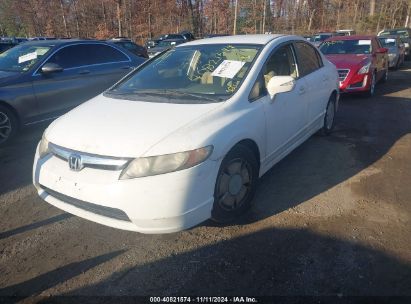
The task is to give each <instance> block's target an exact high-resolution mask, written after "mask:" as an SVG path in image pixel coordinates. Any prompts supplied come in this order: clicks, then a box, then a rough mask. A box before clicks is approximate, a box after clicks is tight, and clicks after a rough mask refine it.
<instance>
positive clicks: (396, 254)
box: [0, 63, 411, 303]
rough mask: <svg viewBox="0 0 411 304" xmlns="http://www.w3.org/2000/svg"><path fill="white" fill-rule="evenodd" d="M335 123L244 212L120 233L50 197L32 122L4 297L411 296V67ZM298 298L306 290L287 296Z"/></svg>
mask: <svg viewBox="0 0 411 304" xmlns="http://www.w3.org/2000/svg"><path fill="white" fill-rule="evenodd" d="M336 119H337V125H336V129H335V131H334V132H333V134H332V135H331V136H329V137H320V136H313V137H312V138H311V139H309V140H308V141H307V142H306V143H304V144H303V145H302V146H300V147H299V148H298V149H296V150H295V151H294V152H293V153H292V154H290V155H289V156H288V157H287V158H285V159H284V160H283V161H281V162H280V163H279V164H277V165H276V166H275V167H274V168H273V169H272V170H270V171H269V172H268V173H267V174H266V175H265V176H264V177H263V178H262V179H261V181H260V185H259V189H258V191H257V195H256V197H255V199H254V203H255V204H254V207H253V209H252V210H251V212H250V213H249V214H248V215H247V216H246V217H245V218H243V219H241V220H239V221H238V222H237V223H235V224H232V225H229V226H225V227H222V226H218V225H215V224H213V223H212V222H205V223H203V224H201V225H199V226H197V227H195V228H193V229H190V230H188V231H183V232H179V233H174V234H168V235H143V234H139V233H133V232H126V231H121V230H115V229H112V228H109V227H105V226H102V225H99V224H95V223H92V222H89V221H86V220H83V219H81V218H78V217H75V216H71V215H70V214H67V213H63V212H62V211H60V210H58V209H56V208H55V207H53V206H51V205H49V204H47V203H45V202H43V201H42V200H41V199H40V198H38V197H37V195H36V193H35V191H34V188H33V187H32V186H31V168H32V161H33V156H34V149H35V146H36V144H37V142H38V140H39V139H40V137H41V134H42V131H43V129H44V126H42V127H39V128H36V129H34V130H25V131H24V132H23V133H22V134H21V135H20V136H19V137H18V138H16V139H15V140H14V142H13V143H12V144H11V145H10V146H9V147H7V148H3V149H0V214H1V221H0V274H1V275H0V303H1V302H2V301H6V302H7V301H15V300H17V298H7V296H19V297H20V299H21V300H22V301H23V302H36V301H39V300H44V299H48V300H53V299H57V300H58V299H62V298H59V297H57V298H55V297H56V296H61V295H65V296H79V295H80V296H93V297H94V296H136V295H151V296H163V295H164V296H172V295H178V296H187V295H204V296H211V295H214V296H215V295H225V296H230V295H231V296H238V295H250V296H260V295H281V296H334V297H335V298H331V299H344V298H345V296H390V297H392V296H406V298H401V297H399V298H374V300H375V299H377V300H375V301H374V300H373V302H372V303H381V302H383V301H385V300H387V299H391V300H393V299H394V300H395V299H396V300H398V301H399V302H398V303H400V302H401V303H403V301H405V302H406V301H407V300H408V303H410V302H411V241H410V240H411V186H410V185H411V153H410V152H411V64H409V63H408V65H407V67H405V68H403V69H402V70H400V71H392V72H391V73H390V79H389V80H388V82H387V83H386V84H381V85H380V86H379V87H378V89H377V96H376V97H374V98H364V97H359V96H343V98H342V101H341V105H340V111H339V112H338V115H337V118H336ZM93 297H90V298H82V299H83V300H84V299H88V300H91V299H94V298H93ZM74 299H76V298H74ZM104 299H106V301H107V302H110V301H111V300H109V299H110V298H99V301H104ZM119 299H122V298H117V301H118V300H119ZM296 299H304V298H293V297H286V298H282V300H284V301H285V300H289V301H293V300H296ZM318 299H323V298H318ZM351 299H352V298H351ZM357 299H360V301H362V300H364V299H365V298H357ZM80 302H81V301H80ZM305 302H306V301H305ZM405 302H404V303H405ZM293 303H294V302H293ZM316 303H319V302H316ZM321 303H323V302H321Z"/></svg>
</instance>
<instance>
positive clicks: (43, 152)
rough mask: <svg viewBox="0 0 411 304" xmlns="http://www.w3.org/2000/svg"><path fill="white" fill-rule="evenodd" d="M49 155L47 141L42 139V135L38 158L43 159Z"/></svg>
mask: <svg viewBox="0 0 411 304" xmlns="http://www.w3.org/2000/svg"><path fill="white" fill-rule="evenodd" d="M49 153H50V149H49V142H48V141H47V139H46V138H45V137H44V134H43V137H42V138H41V141H40V146H39V157H40V158H43V157H44V156H46V155H47V154H49Z"/></svg>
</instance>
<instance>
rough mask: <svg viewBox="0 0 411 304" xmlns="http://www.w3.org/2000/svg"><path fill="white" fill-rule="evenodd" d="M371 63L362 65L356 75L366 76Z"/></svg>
mask: <svg viewBox="0 0 411 304" xmlns="http://www.w3.org/2000/svg"><path fill="white" fill-rule="evenodd" d="M370 66H371V62H368V63H367V64H366V65H364V66H363V67H362V68H361V69H360V70H359V71H358V74H367V73H368V72H369V70H370Z"/></svg>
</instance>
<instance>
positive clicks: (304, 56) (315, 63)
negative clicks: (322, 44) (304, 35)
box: [295, 42, 323, 77]
mask: <svg viewBox="0 0 411 304" xmlns="http://www.w3.org/2000/svg"><path fill="white" fill-rule="evenodd" d="M295 49H296V52H297V58H298V71H299V75H300V77H304V76H305V75H308V74H310V73H312V72H314V71H315V70H318V69H319V68H321V67H322V65H323V64H322V61H321V56H320V55H319V54H318V51H317V50H316V49H314V47H312V46H311V45H309V44H307V43H305V42H297V43H295Z"/></svg>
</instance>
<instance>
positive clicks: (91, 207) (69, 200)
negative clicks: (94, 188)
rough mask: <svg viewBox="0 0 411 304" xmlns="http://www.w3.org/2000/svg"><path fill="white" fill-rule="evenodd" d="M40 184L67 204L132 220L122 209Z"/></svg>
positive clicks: (104, 214) (117, 218) (120, 218)
mask: <svg viewBox="0 0 411 304" xmlns="http://www.w3.org/2000/svg"><path fill="white" fill-rule="evenodd" d="M40 186H41V188H42V189H43V190H44V191H46V192H47V193H48V194H49V195H51V196H53V197H54V198H56V199H58V200H61V201H63V202H64V203H66V204H70V205H72V206H74V207H77V208H80V209H83V210H86V211H89V212H91V213H94V214H98V215H102V216H105V217H109V218H112V219H116V220H120V221H126V222H130V219H129V218H128V216H127V214H126V213H125V212H124V211H122V210H120V209H117V208H110V207H105V206H100V205H96V204H92V203H88V202H85V201H81V200H79V199H76V198H73V197H70V196H67V195H64V194H61V193H59V192H56V191H53V190H51V189H49V188H47V187H44V186H43V185H40Z"/></svg>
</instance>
